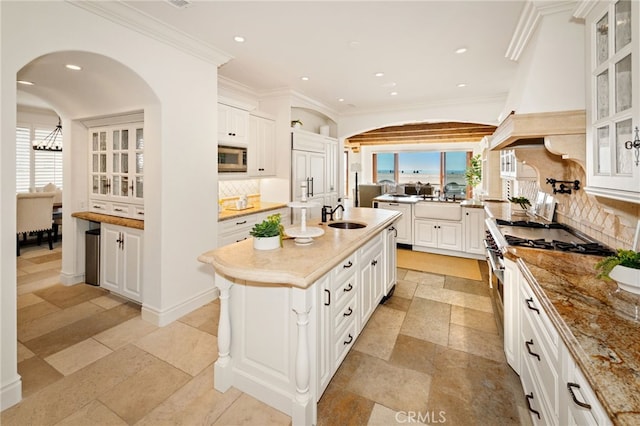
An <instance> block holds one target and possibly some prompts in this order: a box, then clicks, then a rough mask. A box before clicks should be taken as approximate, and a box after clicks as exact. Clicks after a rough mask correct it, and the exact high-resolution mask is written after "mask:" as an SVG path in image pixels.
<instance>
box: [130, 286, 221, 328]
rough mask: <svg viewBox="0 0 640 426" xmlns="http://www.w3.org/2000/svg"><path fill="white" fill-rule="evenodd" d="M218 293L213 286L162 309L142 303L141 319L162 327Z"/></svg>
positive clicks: (209, 300) (210, 299)
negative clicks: (177, 303)
mask: <svg viewBox="0 0 640 426" xmlns="http://www.w3.org/2000/svg"><path fill="white" fill-rule="evenodd" d="M218 294H219V292H218V289H217V288H215V287H214V288H212V289H210V290H207V291H205V292H204V293H201V294H198V295H196V296H194V297H192V298H191V299H189V300H186V301H184V302H182V303H180V304H179V305H176V306H172V307H170V308H168V309H165V310H163V311H161V310H159V309H157V308H154V307H153V306H149V305H148V304H145V303H143V304H142V319H143V320H145V321H147V322H150V323H151V324H153V325H157V326H158V327H164V326H165V325H168V324H171V323H172V322H173V321H175V320H177V319H178V318H180V317H182V316H184V315H186V314H188V313H189V312H192V311H194V310H196V309H198V308H199V307H201V306H203V305H206V304H207V303H209V302H211V301H213V300H215V299H217V298H218Z"/></svg>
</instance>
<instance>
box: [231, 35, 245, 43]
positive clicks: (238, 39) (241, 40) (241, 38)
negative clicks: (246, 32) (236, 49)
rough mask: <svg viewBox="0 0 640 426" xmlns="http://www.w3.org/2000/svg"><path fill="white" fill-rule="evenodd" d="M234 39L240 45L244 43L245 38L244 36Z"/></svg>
mask: <svg viewBox="0 0 640 426" xmlns="http://www.w3.org/2000/svg"><path fill="white" fill-rule="evenodd" d="M233 39H234V40H235V41H236V42H238V43H244V37H242V36H235V37H234V38H233Z"/></svg>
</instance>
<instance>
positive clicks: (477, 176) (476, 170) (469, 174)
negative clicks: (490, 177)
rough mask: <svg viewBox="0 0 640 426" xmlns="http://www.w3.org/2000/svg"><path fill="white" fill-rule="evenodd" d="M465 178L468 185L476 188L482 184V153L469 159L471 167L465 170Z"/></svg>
mask: <svg viewBox="0 0 640 426" xmlns="http://www.w3.org/2000/svg"><path fill="white" fill-rule="evenodd" d="M464 179H465V180H466V181H467V185H469V186H470V187H472V188H475V187H476V186H478V185H479V184H480V181H481V180H482V160H481V157H480V154H478V155H474V156H473V157H471V159H470V160H469V167H467V170H465V172H464Z"/></svg>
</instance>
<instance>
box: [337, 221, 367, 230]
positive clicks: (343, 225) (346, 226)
mask: <svg viewBox="0 0 640 426" xmlns="http://www.w3.org/2000/svg"><path fill="white" fill-rule="evenodd" d="M328 226H329V227H330V228H338V229H360V228H364V227H366V226H367V225H365V224H364V223H358V222H331V223H330V224H329V225H328Z"/></svg>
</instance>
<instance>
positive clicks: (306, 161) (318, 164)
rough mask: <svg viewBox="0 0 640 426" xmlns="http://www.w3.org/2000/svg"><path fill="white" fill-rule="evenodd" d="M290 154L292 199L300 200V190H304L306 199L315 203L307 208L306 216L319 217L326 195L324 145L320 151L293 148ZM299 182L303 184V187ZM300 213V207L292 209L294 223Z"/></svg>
mask: <svg viewBox="0 0 640 426" xmlns="http://www.w3.org/2000/svg"><path fill="white" fill-rule="evenodd" d="M291 154H292V158H291V159H292V164H291V168H292V179H291V185H292V187H293V199H294V201H300V200H301V199H302V191H305V195H306V198H307V201H308V202H310V203H311V202H313V203H316V204H317V205H316V206H312V207H311V208H309V209H307V217H308V218H318V217H320V212H321V209H322V206H323V205H324V204H325V202H326V200H325V195H327V194H326V186H325V183H326V170H327V168H326V167H327V166H326V162H327V157H326V154H325V152H324V146H323V147H322V152H314V151H300V150H293V151H292V152H291ZM301 183H304V184H305V187H304V188H303V187H302V186H301ZM300 213H301V210H300V209H295V210H294V211H293V215H294V216H293V220H294V223H299V222H300V216H299V215H300Z"/></svg>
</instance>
